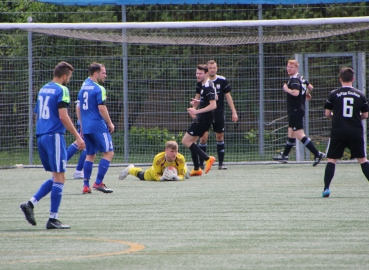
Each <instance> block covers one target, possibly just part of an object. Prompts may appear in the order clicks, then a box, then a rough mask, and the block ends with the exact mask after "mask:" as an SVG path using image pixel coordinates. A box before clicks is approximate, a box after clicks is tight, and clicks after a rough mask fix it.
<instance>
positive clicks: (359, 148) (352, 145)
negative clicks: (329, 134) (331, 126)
mask: <svg viewBox="0 0 369 270" xmlns="http://www.w3.org/2000/svg"><path fill="white" fill-rule="evenodd" d="M346 147H347V148H348V149H350V152H351V159H354V158H364V157H366V151H365V142H364V138H354V139H335V138H330V139H329V142H328V151H327V158H331V159H340V158H342V156H343V152H344V151H345V148H346Z"/></svg>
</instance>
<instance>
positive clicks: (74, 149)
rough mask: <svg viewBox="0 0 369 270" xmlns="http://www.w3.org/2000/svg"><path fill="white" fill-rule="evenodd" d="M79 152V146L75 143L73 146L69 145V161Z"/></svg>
mask: <svg viewBox="0 0 369 270" xmlns="http://www.w3.org/2000/svg"><path fill="white" fill-rule="evenodd" d="M77 151H78V146H77V145H76V144H75V143H72V144H71V145H69V147H68V149H67V161H68V160H70V159H71V158H72V157H73V156H74V154H75V153H77Z"/></svg>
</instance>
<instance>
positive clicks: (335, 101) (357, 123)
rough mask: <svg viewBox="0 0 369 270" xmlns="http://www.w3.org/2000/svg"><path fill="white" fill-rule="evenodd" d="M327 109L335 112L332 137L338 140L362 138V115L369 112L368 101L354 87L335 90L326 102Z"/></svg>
mask: <svg viewBox="0 0 369 270" xmlns="http://www.w3.org/2000/svg"><path fill="white" fill-rule="evenodd" d="M324 108H325V109H327V110H331V111H332V112H333V116H332V130H331V136H332V137H333V136H336V137H338V138H361V137H362V136H363V132H364V129H363V125H362V122H361V116H360V113H363V112H368V110H369V107H368V101H367V99H366V97H365V95H364V94H363V92H361V91H359V90H358V89H356V88H353V87H342V88H339V89H336V90H333V91H332V92H331V93H330V94H329V96H328V99H327V101H326V104H325V106H324Z"/></svg>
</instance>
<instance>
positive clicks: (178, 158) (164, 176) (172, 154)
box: [119, 141, 189, 181]
mask: <svg viewBox="0 0 369 270" xmlns="http://www.w3.org/2000/svg"><path fill="white" fill-rule="evenodd" d="M169 166H173V167H175V168H176V169H177V171H178V175H177V174H176V173H174V172H173V171H170V170H165V168H167V167H169ZM128 174H131V175H133V176H136V177H138V178H139V179H140V180H146V181H180V180H184V179H185V178H186V179H188V178H189V172H188V168H187V166H186V161H185V158H184V156H183V155H182V154H180V153H178V143H177V142H175V141H168V142H167V143H166V144H165V150H164V152H160V153H158V154H157V155H156V156H155V157H154V160H153V162H152V166H151V167H150V168H149V169H147V170H146V171H144V170H143V169H141V168H138V167H135V166H134V165H133V164H130V165H129V166H128V167H127V168H125V169H124V170H123V171H122V172H121V173H120V174H119V180H123V179H124V178H126V177H127V175H128Z"/></svg>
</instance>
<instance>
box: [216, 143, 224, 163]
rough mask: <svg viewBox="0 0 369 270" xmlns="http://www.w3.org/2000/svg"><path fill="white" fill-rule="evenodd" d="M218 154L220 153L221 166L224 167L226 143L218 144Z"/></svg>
mask: <svg viewBox="0 0 369 270" xmlns="http://www.w3.org/2000/svg"><path fill="white" fill-rule="evenodd" d="M217 152H218V162H219V166H222V165H223V161H224V153H225V149H224V141H221V142H217Z"/></svg>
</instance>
